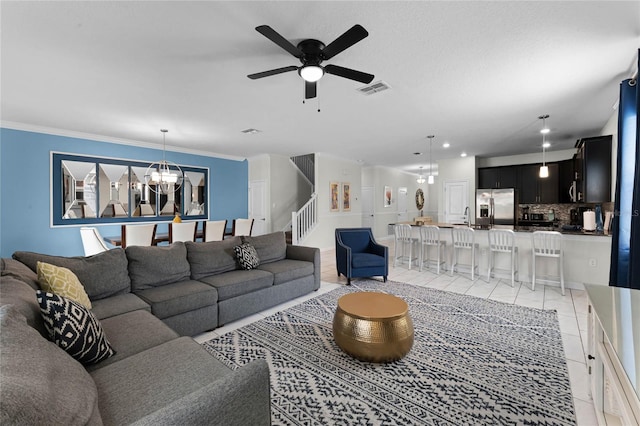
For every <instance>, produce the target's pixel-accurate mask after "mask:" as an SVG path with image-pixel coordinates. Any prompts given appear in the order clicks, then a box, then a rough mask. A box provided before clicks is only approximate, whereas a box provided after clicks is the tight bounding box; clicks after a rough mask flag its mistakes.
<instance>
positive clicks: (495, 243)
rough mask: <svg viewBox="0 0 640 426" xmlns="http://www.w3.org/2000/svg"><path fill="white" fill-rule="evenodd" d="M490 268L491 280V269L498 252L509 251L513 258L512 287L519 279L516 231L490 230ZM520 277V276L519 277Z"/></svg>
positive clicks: (489, 279)
mask: <svg viewBox="0 0 640 426" xmlns="http://www.w3.org/2000/svg"><path fill="white" fill-rule="evenodd" d="M488 235H489V270H488V271H487V281H491V270H492V269H496V268H495V267H494V265H495V260H496V254H498V253H508V254H509V255H510V260H511V263H510V264H511V266H510V268H511V287H514V286H515V282H516V281H518V279H516V277H517V276H518V247H516V245H515V241H516V237H515V233H514V232H513V231H511V230H509V229H490V230H489V234H488ZM518 278H519V277H518Z"/></svg>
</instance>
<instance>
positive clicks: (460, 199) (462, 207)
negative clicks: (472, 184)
mask: <svg viewBox="0 0 640 426" xmlns="http://www.w3.org/2000/svg"><path fill="white" fill-rule="evenodd" d="M472 207H473V206H469V181H468V180H449V181H445V182H444V221H445V222H446V223H464V222H465V221H466V220H467V219H468V218H467V215H466V214H465V211H466V212H467V214H468V215H470V214H471V213H470V211H471V210H472ZM467 209H468V210H467Z"/></svg>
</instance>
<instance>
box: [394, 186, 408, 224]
mask: <svg viewBox="0 0 640 426" xmlns="http://www.w3.org/2000/svg"><path fill="white" fill-rule="evenodd" d="M397 206H398V222H406V221H408V220H409V217H408V214H407V188H398V204H397Z"/></svg>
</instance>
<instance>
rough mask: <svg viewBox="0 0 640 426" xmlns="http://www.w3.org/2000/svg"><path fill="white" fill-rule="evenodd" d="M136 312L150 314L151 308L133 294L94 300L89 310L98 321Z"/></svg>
mask: <svg viewBox="0 0 640 426" xmlns="http://www.w3.org/2000/svg"><path fill="white" fill-rule="evenodd" d="M137 310H143V311H147V312H149V313H150V312H151V306H149V304H148V303H147V302H145V301H144V300H142V299H140V298H139V297H138V296H136V295H135V294H133V293H127V294H119V295H117V296H113V297H109V298H107V299H100V300H94V301H93V307H92V308H91V312H92V313H93V315H95V316H96V318H98V319H99V320H103V319H105V318H110V317H114V316H116V315H122V314H126V313H127V312H133V311H137Z"/></svg>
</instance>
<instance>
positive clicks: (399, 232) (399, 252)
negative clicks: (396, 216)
mask: <svg viewBox="0 0 640 426" xmlns="http://www.w3.org/2000/svg"><path fill="white" fill-rule="evenodd" d="M411 232H412V231H411V225H406V224H402V225H395V226H394V227H393V233H394V237H395V238H394V242H395V244H394V245H395V250H394V253H393V266H394V267H395V266H396V265H397V264H398V261H400V262H404V261H407V262H408V263H409V269H411V263H412V262H413V261H414V260H418V257H417V256H416V255H414V251H413V247H414V246H416V250H417V244H418V239H417V238H414V237H413V236H412V235H411ZM407 252H408V253H407ZM416 254H417V253H416Z"/></svg>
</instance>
